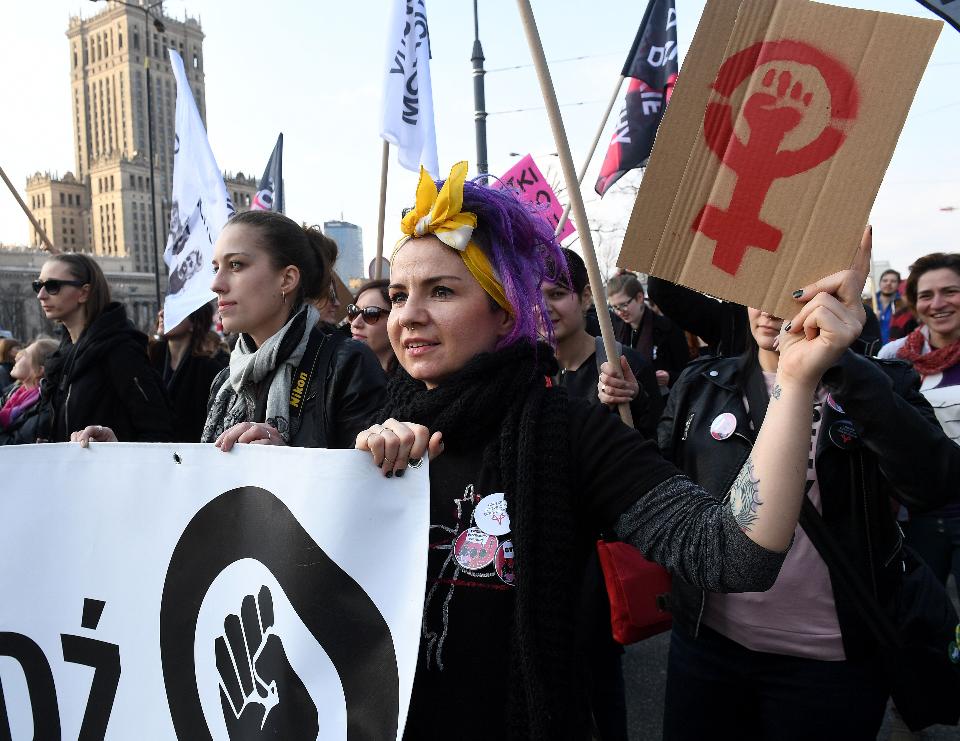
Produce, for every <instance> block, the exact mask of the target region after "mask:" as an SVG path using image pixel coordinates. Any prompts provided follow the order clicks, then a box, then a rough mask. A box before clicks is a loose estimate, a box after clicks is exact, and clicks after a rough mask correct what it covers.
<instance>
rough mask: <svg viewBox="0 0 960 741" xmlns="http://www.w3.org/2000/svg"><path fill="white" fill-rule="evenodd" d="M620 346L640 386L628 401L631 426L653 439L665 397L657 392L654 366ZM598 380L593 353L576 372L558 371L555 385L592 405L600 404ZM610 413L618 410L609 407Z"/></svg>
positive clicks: (595, 358) (615, 412) (598, 374)
mask: <svg viewBox="0 0 960 741" xmlns="http://www.w3.org/2000/svg"><path fill="white" fill-rule="evenodd" d="M621 349H622V350H623V355H624V357H626V359H627V363H629V364H630V370H632V371H633V375H634V376H635V377H636V379H637V383H638V384H639V386H640V393H638V394H637V398H636V399H634V400H633V401H631V402H630V413H631V414H632V415H633V426H634V428H635V429H636V430H638V431H639V432H640V433H642V434H643V436H644V437H645V438H647V439H648V440H654V439H656V436H657V423H658V422H659V421H660V415H661V414H662V413H663V404H664V399H665V397H664V396H663V395H662V394H661V393H660V387H659V386H658V385H657V377H656V376H655V375H654V372H653V366H651V365H650V363H648V362H647V361H646V360H644V359H643V358H641V357H640V353H638V352H637V351H635V350H631V349H630V348H629V347H623V348H621ZM600 357H603V356H602V355H601V356H600ZM599 380H600V370H599V369H598V368H597V354H596V353H594V354H593V355H591V356H590V357H589V358H587V359H586V360H585V361H584V362H583V364H582V365H581V366H580V367H579V368H577V369H576V370H575V371H564V370H561V371H560V373H559V374H558V375H557V377H556V383H557V385H558V386H563V387H564V388H566V389H567V393H569V394H570V396H575V397H580V398H582V399H586V400H587V401H589V402H590V403H592V404H599V403H600V399H599V396H598V394H597V383H598V382H599ZM611 413H612V414H617V410H616V409H612V410H611Z"/></svg>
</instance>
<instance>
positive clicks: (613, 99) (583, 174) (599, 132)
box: [553, 75, 624, 237]
mask: <svg viewBox="0 0 960 741" xmlns="http://www.w3.org/2000/svg"><path fill="white" fill-rule="evenodd" d="M623 80H624V77H623V75H620V76H619V77H618V78H617V86H616V87H615V88H614V89H613V95H611V96H610V102H609V103H607V110H606V111H604V113H603V117H602V118H601V119H600V126H599V127H598V128H597V135H596V136H594V137H593V144H591V145H590V151H589V152H587V159H586V160H584V162H583V167H581V168H580V172H579V173H577V186H578V187H579V186H582V185H583V179H584V178H585V177H586V176H587V168H588V167H590V162H591V161H592V160H593V155H594V154H596V151H597V145H598V144H599V143H600V137H601V136H603V130H604V129H605V128H607V120H608V119H609V118H610V111H612V110H613V104H614V103H616V102H617V96H619V95H620V88H621V87H622V86H623ZM570 203H572V201H571V202H570ZM570 203H567V205H566V206H564V208H563V214H561V216H560V221H558V222H557V228H556V229H555V230H554V232H553V236H555V237H558V236H560V232H562V231H563V227H564V225H565V224H566V223H567V217H568V216H569V215H570Z"/></svg>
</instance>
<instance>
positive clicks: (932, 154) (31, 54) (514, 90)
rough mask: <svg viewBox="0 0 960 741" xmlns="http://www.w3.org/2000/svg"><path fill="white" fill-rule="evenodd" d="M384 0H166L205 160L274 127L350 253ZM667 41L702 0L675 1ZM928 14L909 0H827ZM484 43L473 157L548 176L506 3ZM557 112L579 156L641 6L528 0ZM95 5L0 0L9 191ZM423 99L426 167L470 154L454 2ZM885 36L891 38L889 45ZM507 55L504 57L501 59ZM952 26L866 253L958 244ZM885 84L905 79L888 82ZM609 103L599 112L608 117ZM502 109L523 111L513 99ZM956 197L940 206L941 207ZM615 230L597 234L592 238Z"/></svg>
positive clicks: (5, 223)
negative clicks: (183, 29)
mask: <svg viewBox="0 0 960 741" xmlns="http://www.w3.org/2000/svg"><path fill="white" fill-rule="evenodd" d="M390 1H391V0H353V2H332V0H325V1H324V2H306V1H304V2H295V1H293V0H277V1H276V2H273V3H262V2H260V1H259V0H258V1H257V2H254V1H253V0H232V1H231V2H221V1H218V2H214V1H213V0H190V1H187V0H169V1H168V2H166V3H165V4H164V7H165V11H166V13H167V15H170V16H173V17H178V18H182V17H183V15H184V13H185V12H186V13H189V14H190V15H191V16H193V17H199V19H200V21H201V23H202V26H203V30H204V33H205V34H206V40H205V43H204V50H205V62H206V98H207V124H208V128H209V132H208V133H209V138H210V142H211V145H212V147H213V151H214V154H215V155H216V157H217V161H218V163H219V164H220V167H221V169H226V170H230V171H234V172H235V171H237V170H242V171H243V172H245V173H248V174H250V173H252V174H254V175H255V176H257V177H259V175H260V173H261V172H262V171H263V168H264V165H265V164H266V160H267V158H268V157H269V155H270V151H271V150H272V148H273V145H274V142H275V140H276V137H277V134H278V133H279V132H280V131H282V132H283V133H284V144H285V151H284V179H285V182H286V199H287V213H288V215H290V216H291V217H293V218H295V219H297V220H300V221H306V222H309V223H322V222H323V221H325V220H329V219H339V218H341V216H342V218H343V219H345V220H346V221H352V222H354V223H357V224H360V225H361V226H362V227H363V234H364V247H365V250H366V253H367V258H368V259H369V258H370V257H372V255H373V253H374V250H375V245H374V242H375V239H376V225H377V202H378V192H379V168H380V139H379V138H378V123H379V122H378V118H379V108H380V90H381V87H382V79H383V67H384V58H385V56H386V54H385V46H386V23H387V16H388V13H387V9H388V7H389V2H390ZM676 1H677V14H678V30H679V37H680V49H681V56H682V55H683V53H684V51H685V50H686V49H687V48H688V46H689V43H690V40H691V38H692V36H693V32H694V30H695V28H696V24H697V22H698V20H699V17H700V13H701V11H702V8H703V3H702V2H700V1H699V0H676ZM837 4H843V5H851V6H856V7H864V8H871V9H876V10H882V11H887V12H897V13H905V14H911V15H917V16H924V17H933V16H932V14H930V13H928V12H927V11H926V10H925V9H924V8H923V7H922V6H920V5H919V4H918V3H916V2H913V0H873V1H872V2H866V1H848V2H843V3H837ZM479 5H480V37H481V41H482V42H483V48H484V52H485V55H486V67H487V69H488V70H490V73H489V74H488V75H487V78H486V83H487V88H486V93H487V110H488V111H489V112H490V113H491V115H490V117H489V119H488V142H489V144H488V149H489V160H490V169H491V171H492V172H494V173H501V172H503V171H504V170H506V169H507V168H508V167H510V165H511V164H512V163H513V162H514V161H515V160H516V157H514V156H512V155H511V154H510V153H511V152H520V153H527V152H532V153H533V154H534V155H535V156H538V155H539V157H538V160H539V162H540V165H541V167H542V168H543V169H544V170H546V171H547V175H548V177H552V178H559V168H558V167H557V166H556V164H554V163H555V162H556V158H555V157H551V156H549V155H550V153H551V152H554V151H555V147H554V144H553V140H552V137H551V134H550V129H549V126H548V123H547V118H546V114H545V112H544V111H543V109H542V101H541V98H540V92H539V88H538V87H537V82H536V77H535V74H534V71H533V69H532V67H530V66H529V65H530V55H529V51H528V49H527V46H526V43H525V41H524V38H523V35H522V30H521V26H520V21H519V17H518V15H517V10H516V3H515V2H514V0H480V2H479ZM533 6H534V12H535V14H536V16H537V21H538V24H539V26H540V30H541V34H542V36H543V42H544V46H545V48H546V52H547V57H548V59H550V60H552V64H551V69H552V73H553V76H554V82H555V84H556V87H557V94H558V97H559V99H560V102H561V104H563V106H564V107H563V108H562V113H563V118H564V122H565V124H566V126H567V130H568V136H569V139H570V142H571V146H572V147H573V153H574V159H575V160H576V161H577V163H578V167H579V163H580V161H581V160H582V158H583V157H584V155H585V154H586V149H587V147H588V146H589V143H590V140H591V138H592V136H593V133H594V131H595V130H596V127H597V126H598V124H599V119H600V116H601V114H602V112H603V108H604V104H605V102H606V99H607V98H608V97H609V95H610V92H611V91H612V88H613V85H614V83H615V81H616V78H617V76H618V74H619V70H620V67H621V66H622V64H623V59H624V57H625V54H626V52H627V50H628V49H629V47H630V43H631V41H632V40H633V37H634V35H635V33H636V29H637V26H638V24H639V22H640V18H641V16H642V14H643V8H644V3H643V2H642V0H637V1H635V2H623V0H593V1H592V2H590V3H585V2H583V0H549V2H548V1H547V0H534V3H533ZM102 7H103V6H102V5H101V3H95V2H89V1H87V2H82V3H81V2H80V0H42V2H16V3H8V4H7V7H5V22H4V24H3V25H2V27H0V50H2V51H0V54H2V55H3V61H4V69H6V70H7V72H6V73H5V75H4V83H3V85H2V86H0V110H2V112H3V115H2V116H0V141H2V145H0V165H2V166H3V167H4V169H5V170H6V172H7V173H8V175H9V176H10V177H11V179H12V180H13V181H14V183H15V184H16V185H17V186H18V187H19V188H20V189H21V193H23V192H24V190H25V180H26V177H27V175H28V174H30V173H33V172H35V171H37V170H52V171H56V172H58V173H59V174H61V175H62V174H63V173H64V172H66V171H67V170H72V169H73V163H74V156H73V151H72V145H71V139H72V135H73V132H72V126H71V113H70V74H69V65H68V44H67V39H66V37H65V31H66V28H67V23H68V19H69V17H70V16H71V15H77V14H79V13H82V14H83V15H84V16H90V15H93V14H94V13H96V12H97V11H98V10H100V8H102ZM427 12H428V17H429V22H430V29H431V36H432V50H433V62H432V65H431V70H432V77H433V91H434V102H435V109H436V126H437V131H438V150H439V158H440V166H441V170H442V171H443V174H445V173H446V171H447V170H448V168H449V167H450V165H452V164H453V163H454V162H457V161H459V160H461V159H466V160H468V161H469V162H470V164H471V170H473V165H474V163H475V160H476V150H475V140H474V122H473V87H472V77H471V63H470V53H471V46H472V41H473V19H472V2H470V0H428V2H427ZM893 51H894V50H892V51H891V53H893ZM510 68H516V69H510ZM958 81H960V33H957V31H955V30H954V29H952V28H950V27H948V26H945V27H944V30H943V32H942V34H941V36H940V40H939V42H938V44H937V47H936V49H935V51H934V54H933V58H932V59H931V63H930V66H929V67H928V69H927V72H926V74H925V76H924V78H923V81H922V83H921V85H920V89H919V91H918V92H917V96H916V99H915V101H914V103H913V107H912V110H911V114H910V116H909V118H908V120H907V123H906V126H905V127H904V130H903V133H902V135H901V138H900V143H899V146H898V148H897V151H896V153H895V155H894V157H893V161H892V163H891V165H890V168H889V170H888V172H887V177H886V179H885V181H884V184H883V187H882V188H881V190H880V194H879V196H878V198H877V201H876V205H875V207H874V211H873V214H872V217H871V220H872V222H873V224H874V235H875V236H874V243H875V244H874V254H875V257H876V259H878V260H888V261H890V262H891V263H892V264H893V265H894V267H897V268H900V269H906V267H907V265H908V264H909V263H910V262H911V261H912V260H913V259H914V258H915V257H917V256H919V255H922V254H925V253H927V252H932V251H937V250H943V251H957V250H960V241H958V235H960V148H958V147H957V141H958V140H957V131H958V130H960V126H958V120H960V84H958ZM889 94H890V95H891V96H896V95H902V94H904V93H903V92H901V91H897V90H890V91H889ZM618 108H619V104H618V106H617V108H615V111H614V115H613V116H612V118H616V111H617V110H618ZM517 109H524V110H521V111H519V112H514V111H517ZM612 126H613V121H611V122H609V123H608V127H607V132H605V133H604V137H603V140H602V144H601V150H600V151H599V152H598V154H597V157H596V159H595V162H594V165H593V168H592V170H591V171H590V172H589V173H588V175H587V178H586V181H585V187H584V194H585V196H586V198H587V200H588V205H587V208H588V210H589V211H590V212H591V214H593V215H596V216H597V218H599V219H600V220H601V221H603V222H604V223H605V224H608V225H609V226H610V228H611V229H613V228H615V227H616V225H618V224H620V225H625V223H626V221H627V219H628V218H629V212H630V208H631V206H632V200H631V199H630V197H629V196H627V195H624V194H619V195H618V193H616V192H613V191H611V193H609V194H608V195H607V196H606V197H605V198H604V202H603V203H602V204H601V203H600V202H599V199H597V198H596V195H595V193H594V192H593V188H592V185H593V183H594V182H595V180H596V171H597V169H598V168H599V165H600V162H601V160H602V156H603V150H604V149H605V146H606V142H607V141H608V139H609V132H610V131H611V130H612ZM390 164H391V171H390V177H389V197H388V201H387V233H388V237H389V238H388V242H389V241H390V240H391V239H392V236H393V235H395V224H396V222H397V221H398V220H399V214H400V209H401V208H402V207H403V206H405V205H409V204H410V203H411V202H412V200H413V195H414V193H413V191H414V187H415V184H416V176H415V174H414V173H411V172H407V171H403V170H401V169H400V168H399V166H398V165H397V163H396V158H395V157H393V158H391V163H390ZM949 207H956V208H957V210H956V211H942V210H941V209H942V208H949ZM27 234H28V223H27V221H26V218H25V217H24V216H23V214H22V213H21V212H20V211H19V208H18V207H17V206H16V204H15V203H14V201H13V199H12V198H11V197H10V195H9V194H8V193H6V191H5V190H4V191H0V242H4V243H19V244H23V243H25V242H26V241H27ZM617 239H618V236H617V234H616V232H615V231H614V232H612V233H611V234H610V235H608V236H607V243H608V244H607V249H608V250H613V249H615V247H617V246H618V245H611V244H610V242H611V241H614V242H615V241H616V240H617Z"/></svg>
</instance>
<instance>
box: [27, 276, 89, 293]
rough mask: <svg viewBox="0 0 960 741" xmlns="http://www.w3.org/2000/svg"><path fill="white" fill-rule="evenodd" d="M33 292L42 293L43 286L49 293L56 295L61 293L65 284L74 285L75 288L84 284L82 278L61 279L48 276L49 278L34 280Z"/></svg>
mask: <svg viewBox="0 0 960 741" xmlns="http://www.w3.org/2000/svg"><path fill="white" fill-rule="evenodd" d="M32 285H33V292H34V293H40V289H41V288H46V289H47V293H48V294H50V295H51V296H56V295H57V294H58V293H60V289H61V288H63V287H64V286H74V287H75V288H80V286H82V285H84V282H83V281H82V280H60V279H58V278H48V279H47V280H35V281H33V284H32Z"/></svg>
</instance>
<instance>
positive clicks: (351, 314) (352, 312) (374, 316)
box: [347, 304, 390, 324]
mask: <svg viewBox="0 0 960 741" xmlns="http://www.w3.org/2000/svg"><path fill="white" fill-rule="evenodd" d="M389 313H390V309H381V308H380V307H379V306H368V307H366V308H365V309H361V308H360V307H359V306H357V305H356V304H350V305H349V306H348V307H347V319H349V320H350V321H351V322H352V321H353V320H354V319H356V318H357V317H358V316H360V315H361V314H363V321H365V322H366V323H367V324H376V323H377V322H379V321H380V317H382V316H385V315H386V314H389Z"/></svg>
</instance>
